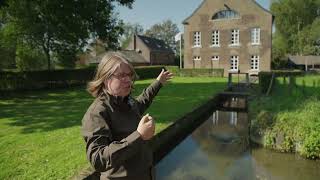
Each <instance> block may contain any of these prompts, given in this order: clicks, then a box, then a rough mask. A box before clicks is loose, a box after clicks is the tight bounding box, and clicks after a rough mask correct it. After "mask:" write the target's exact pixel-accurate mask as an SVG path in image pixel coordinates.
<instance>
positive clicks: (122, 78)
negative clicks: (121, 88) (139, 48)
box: [112, 73, 134, 80]
mask: <svg viewBox="0 0 320 180" xmlns="http://www.w3.org/2000/svg"><path fill="white" fill-rule="evenodd" d="M112 76H113V77H115V78H116V79H119V80H124V79H126V78H128V77H129V78H130V80H133V78H134V75H133V73H120V74H113V75H112Z"/></svg>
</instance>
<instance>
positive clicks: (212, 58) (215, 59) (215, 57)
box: [211, 55, 220, 61]
mask: <svg viewBox="0 0 320 180" xmlns="http://www.w3.org/2000/svg"><path fill="white" fill-rule="evenodd" d="M219 59H220V57H219V56H216V55H214V56H212V57H211V60H212V61H219Z"/></svg>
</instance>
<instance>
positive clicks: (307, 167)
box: [156, 100, 320, 180]
mask: <svg viewBox="0 0 320 180" xmlns="http://www.w3.org/2000/svg"><path fill="white" fill-rule="evenodd" d="M232 103H233V104H235V103H238V104H239V103H240V101H238V102H236V101H235V100H231V101H230V102H229V104H227V106H229V107H230V105H232ZM225 105H226V104H225ZM248 130H249V128H248V116H247V113H245V112H235V111H231V112H228V111H215V112H213V113H212V116H211V117H210V118H209V119H208V120H207V121H205V122H204V123H203V124H202V125H201V126H199V127H198V128H197V129H196V130H195V131H194V132H193V133H192V134H191V135H190V136H188V137H187V138H186V139H185V140H184V141H182V142H181V143H180V144H179V145H178V146H177V147H176V148H175V149H174V150H173V151H171V152H170V153H169V154H168V155H167V156H166V157H165V158H164V159H162V160H161V161H160V162H159V163H158V165H157V166H156V170H157V180H162V179H163V180H180V179H181V180H211V179H218V180H251V179H268V180H269V179H270V180H286V179H290V180H300V179H306V180H309V179H310V180H313V179H319V177H320V163H319V161H310V160H304V159H301V158H297V157H296V156H295V155H293V154H283V153H276V152H272V151H268V150H265V149H254V148H250V146H249V140H248V139H249V137H248V134H249V132H248Z"/></svg>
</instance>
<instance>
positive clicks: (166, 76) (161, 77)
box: [157, 69, 173, 85]
mask: <svg viewBox="0 0 320 180" xmlns="http://www.w3.org/2000/svg"><path fill="white" fill-rule="evenodd" d="M172 77H173V74H172V73H171V72H169V71H165V70H164V69H162V70H161V73H160V74H159V76H158V77H157V80H158V81H160V83H161V84H162V85H164V84H165V83H166V82H167V81H168V80H170V79H172Z"/></svg>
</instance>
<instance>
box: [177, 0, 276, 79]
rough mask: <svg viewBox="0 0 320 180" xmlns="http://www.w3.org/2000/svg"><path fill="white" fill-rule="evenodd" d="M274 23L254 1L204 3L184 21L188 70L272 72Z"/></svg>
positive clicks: (185, 58)
mask: <svg viewBox="0 0 320 180" xmlns="http://www.w3.org/2000/svg"><path fill="white" fill-rule="evenodd" d="M272 23H273V16H272V14H271V13H270V12H269V11H267V10H266V9H264V8H262V7H261V6H260V5H259V4H258V3H256V2H255V1H254V0H236V1H235V0H203V2H202V3H201V4H200V5H199V7H198V8H197V9H196V10H195V11H194V12H193V13H192V14H191V15H190V16H189V17H188V18H186V19H185V20H184V21H183V24H184V42H185V43H184V68H189V69H190V68H212V69H224V75H225V76H226V75H227V74H228V73H229V72H238V71H239V70H240V72H248V73H249V74H257V73H258V72H259V71H270V69H271V45H272V44H271V41H272Z"/></svg>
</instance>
